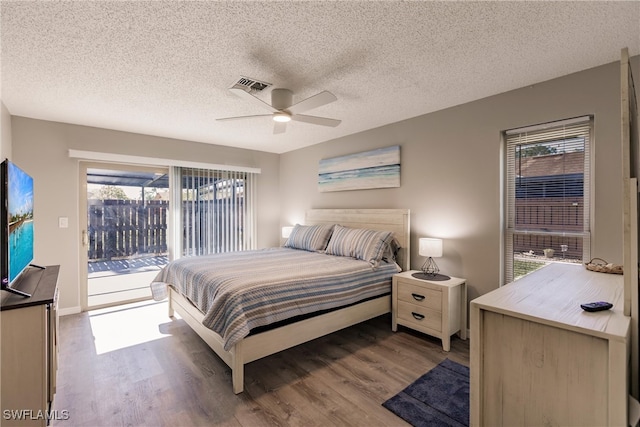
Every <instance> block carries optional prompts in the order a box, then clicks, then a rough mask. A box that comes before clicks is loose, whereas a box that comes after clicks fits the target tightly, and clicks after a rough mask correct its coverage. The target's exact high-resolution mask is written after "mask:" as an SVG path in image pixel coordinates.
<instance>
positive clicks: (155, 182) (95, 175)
mask: <svg viewBox="0 0 640 427" xmlns="http://www.w3.org/2000/svg"><path fill="white" fill-rule="evenodd" d="M87 183H88V184H100V185H121V186H126V187H147V188H149V187H156V188H169V175H167V174H164V175H162V174H156V173H152V172H130V171H120V170H107V169H93V168H89V169H87Z"/></svg>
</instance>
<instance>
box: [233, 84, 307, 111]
mask: <svg viewBox="0 0 640 427" xmlns="http://www.w3.org/2000/svg"><path fill="white" fill-rule="evenodd" d="M229 90H230V91H231V92H233V93H235V94H237V95H238V96H239V97H241V98H244V99H246V100H248V101H249V102H252V103H253V104H254V105H260V106H261V107H262V108H266V109H267V110H269V111H271V112H272V113H276V112H277V111H278V110H277V109H275V108H273V107H272V106H271V105H269V104H267V103H266V102H264V101H263V100H261V99H258V98H256V97H255V96H253V95H251V94H250V93H249V92H247V91H246V90H244V89H240V88H235V87H232V88H231V89H229ZM303 102H304V101H303Z"/></svg>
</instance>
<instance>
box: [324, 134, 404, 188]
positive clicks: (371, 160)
mask: <svg viewBox="0 0 640 427" xmlns="http://www.w3.org/2000/svg"><path fill="white" fill-rule="evenodd" d="M392 187H400V146H399V145H394V146H392V147H386V148H379V149H377V150H371V151H364V152H361V153H356V154H350V155H347V156H341V157H333V158H330V159H322V160H320V167H319V171H318V190H319V191H320V192H329V191H346V190H364V189H369V188H392Z"/></svg>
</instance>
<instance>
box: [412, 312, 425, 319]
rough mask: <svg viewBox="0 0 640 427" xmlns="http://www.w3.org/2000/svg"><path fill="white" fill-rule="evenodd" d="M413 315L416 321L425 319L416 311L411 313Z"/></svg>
mask: <svg viewBox="0 0 640 427" xmlns="http://www.w3.org/2000/svg"><path fill="white" fill-rule="evenodd" d="M411 315H412V316H413V318H414V319H416V320H422V319H424V315H423V314H420V313H416V312H414V311H412V312H411Z"/></svg>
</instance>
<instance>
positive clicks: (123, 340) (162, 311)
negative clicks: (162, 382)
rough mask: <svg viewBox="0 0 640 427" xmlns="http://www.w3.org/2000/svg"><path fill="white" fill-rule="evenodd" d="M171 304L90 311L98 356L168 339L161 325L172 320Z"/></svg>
mask: <svg viewBox="0 0 640 427" xmlns="http://www.w3.org/2000/svg"><path fill="white" fill-rule="evenodd" d="M167 304H168V303H167V301H161V302H156V301H143V302H138V303H133V304H126V305H119V306H115V307H109V308H103V309H99V310H92V311H90V312H89V322H90V323H91V330H92V332H93V337H94V343H95V347H96V354H103V353H107V352H110V351H114V350H119V349H122V348H125V347H130V346H134V345H137V344H141V343H144V342H149V341H154V340H157V339H160V338H164V337H166V334H163V333H162V332H160V325H162V324H164V323H167V322H171V321H172V320H171V318H169V316H168V314H167V312H168V306H167ZM176 318H179V317H178V315H176Z"/></svg>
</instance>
